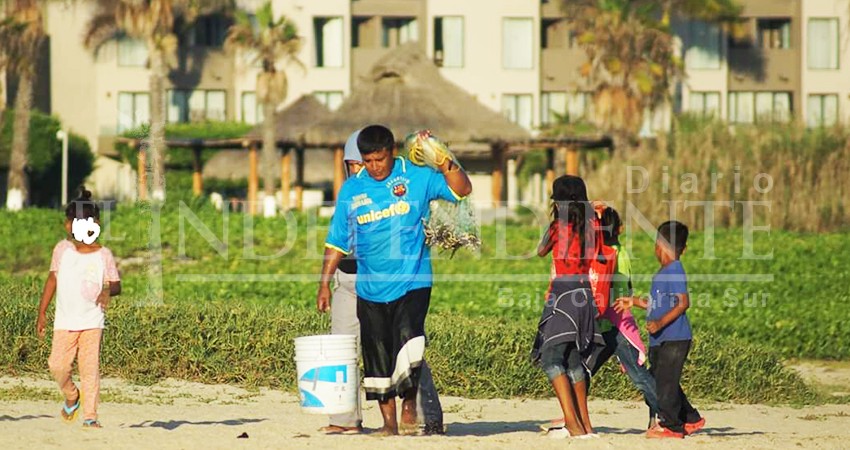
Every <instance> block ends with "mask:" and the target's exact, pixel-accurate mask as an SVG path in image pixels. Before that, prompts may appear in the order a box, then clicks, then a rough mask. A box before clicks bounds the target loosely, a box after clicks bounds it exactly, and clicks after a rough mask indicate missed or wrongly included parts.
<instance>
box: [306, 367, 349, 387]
mask: <svg viewBox="0 0 850 450" xmlns="http://www.w3.org/2000/svg"><path fill="white" fill-rule="evenodd" d="M339 372H342V382H343V383H348V366H346V365H344V364H343V365H339V366H322V367H314V368H312V369H310V370H308V371H307V372H304V375H302V376H301V381H326V382H328V383H336V375H337V373H339Z"/></svg>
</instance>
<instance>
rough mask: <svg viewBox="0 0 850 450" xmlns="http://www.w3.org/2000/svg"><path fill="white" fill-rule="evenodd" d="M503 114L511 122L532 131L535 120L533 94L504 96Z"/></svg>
mask: <svg viewBox="0 0 850 450" xmlns="http://www.w3.org/2000/svg"><path fill="white" fill-rule="evenodd" d="M502 114H504V115H505V117H506V118H507V119H508V120H510V121H511V122H513V123H515V124H517V125H520V126H522V127H524V128H526V129H528V130H530V129H531V125H532V120H533V118H532V112H531V94H505V95H502Z"/></svg>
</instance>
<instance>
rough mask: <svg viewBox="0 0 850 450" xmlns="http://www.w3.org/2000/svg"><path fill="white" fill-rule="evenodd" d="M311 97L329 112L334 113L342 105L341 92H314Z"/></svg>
mask: <svg viewBox="0 0 850 450" xmlns="http://www.w3.org/2000/svg"><path fill="white" fill-rule="evenodd" d="M313 96H314V97H316V100H318V101H319V103H321V104H323V105H325V106H326V107H327V108H328V109H330V110H331V111H336V109H337V108H339V105H341V104H342V91H315V92H313Z"/></svg>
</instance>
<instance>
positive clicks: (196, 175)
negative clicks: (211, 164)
mask: <svg viewBox="0 0 850 450" xmlns="http://www.w3.org/2000/svg"><path fill="white" fill-rule="evenodd" d="M192 156H193V159H192V193H193V194H195V196H200V195H201V194H203V192H204V182H203V180H202V179H201V148H200V147H192Z"/></svg>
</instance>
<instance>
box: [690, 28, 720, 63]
mask: <svg viewBox="0 0 850 450" xmlns="http://www.w3.org/2000/svg"><path fill="white" fill-rule="evenodd" d="M686 34H687V36H686V39H687V40H688V44H687V50H686V51H685V64H686V67H687V68H688V69H719V68H720V27H719V26H718V25H716V24H710V23H706V22H700V21H693V22H690V23H689V24H688V29H687V30H686Z"/></svg>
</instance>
